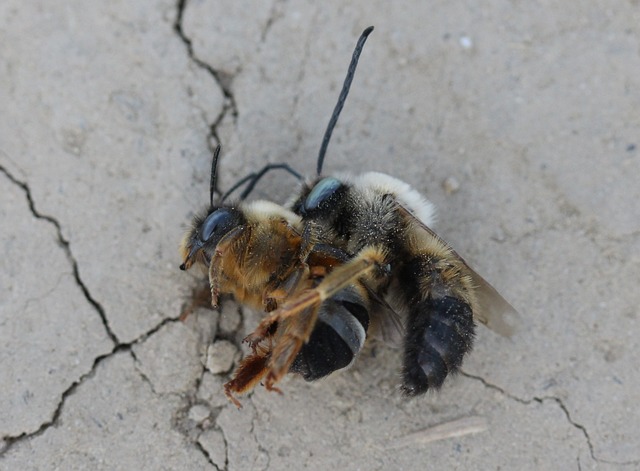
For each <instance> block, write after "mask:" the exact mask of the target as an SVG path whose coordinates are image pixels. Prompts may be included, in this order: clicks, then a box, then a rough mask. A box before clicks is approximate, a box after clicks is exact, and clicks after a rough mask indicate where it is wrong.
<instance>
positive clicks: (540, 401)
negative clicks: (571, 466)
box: [460, 370, 640, 467]
mask: <svg viewBox="0 0 640 471" xmlns="http://www.w3.org/2000/svg"><path fill="white" fill-rule="evenodd" d="M460 374H461V375H462V376H465V377H466V378H469V379H473V380H476V381H480V382H481V383H482V384H483V385H484V386H485V387H486V388H488V389H492V390H494V391H498V392H499V393H500V394H502V395H504V396H505V397H507V398H509V399H511V400H513V401H515V402H517V403H519V404H523V405H527V406H528V405H531V404H533V403H537V404H544V403H545V402H548V401H551V402H554V403H556V404H557V405H558V407H559V408H560V410H562V412H563V413H564V415H565V417H566V419H567V421H568V422H569V424H571V426H573V427H574V428H576V429H577V430H580V432H581V433H582V435H583V436H584V438H585V440H586V442H587V447H588V448H589V454H590V455H591V459H593V460H594V461H595V462H597V463H605V464H615V465H622V466H625V465H637V464H640V459H637V460H629V461H613V460H607V459H604V458H599V457H598V456H596V453H595V449H594V445H593V442H592V441H591V436H590V435H589V432H588V430H587V428H586V427H585V426H584V425H582V424H580V423H578V422H576V421H575V420H573V419H572V418H571V414H570V412H569V409H567V406H566V405H565V404H564V402H562V399H560V398H559V397H556V396H543V397H533V398H531V399H523V398H521V397H518V396H515V395H513V394H511V393H509V392H507V391H506V390H505V389H503V388H501V387H500V386H497V385H495V384H492V383H490V382H488V381H487V380H486V379H484V378H483V377H481V376H476V375H472V374H471V373H466V372H464V371H462V370H461V371H460ZM578 467H580V461H579V460H578Z"/></svg>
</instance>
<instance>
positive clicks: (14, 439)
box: [0, 317, 179, 458]
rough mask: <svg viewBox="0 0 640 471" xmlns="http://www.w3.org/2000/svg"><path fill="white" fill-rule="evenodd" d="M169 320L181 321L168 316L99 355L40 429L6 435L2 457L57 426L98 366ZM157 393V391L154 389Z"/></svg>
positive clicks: (62, 398)
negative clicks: (72, 398)
mask: <svg viewBox="0 0 640 471" xmlns="http://www.w3.org/2000/svg"><path fill="white" fill-rule="evenodd" d="M169 322H179V319H178V318H177V317H176V318H168V319H164V320H163V321H162V322H160V323H159V324H158V325H157V326H155V327H153V328H152V329H150V330H149V331H147V332H145V333H144V334H142V335H140V336H139V337H138V338H136V339H134V340H132V341H131V342H128V343H118V344H117V345H115V346H114V347H113V349H112V350H111V351H110V352H109V353H105V354H103V355H99V356H98V357H96V358H95V359H94V361H93V365H91V369H90V370H89V371H88V372H87V373H84V374H83V375H81V376H80V378H78V379H77V380H75V381H74V382H73V383H71V385H70V386H69V387H68V388H67V389H65V390H64V391H63V393H62V395H61V397H60V401H59V402H58V405H57V406H56V409H55V411H54V412H53V415H52V416H51V419H50V420H48V421H46V422H43V423H42V424H41V425H40V427H38V429H37V430H36V431H34V432H30V433H27V432H24V433H21V434H20V435H15V436H11V435H9V436H5V437H3V438H2V439H3V441H4V443H3V445H2V448H0V458H1V457H2V456H3V455H4V454H5V453H7V452H8V451H9V450H10V449H11V448H12V447H13V446H15V445H16V444H18V443H19V442H21V441H25V440H29V439H31V438H34V437H37V436H40V435H42V434H43V433H44V432H45V431H46V430H47V429H49V428H50V427H51V426H55V425H56V424H57V423H58V420H59V419H60V415H61V414H62V410H63V408H64V405H65V403H66V401H67V398H68V397H69V396H71V395H72V394H73V393H75V391H76V390H77V389H78V387H80V386H81V385H82V384H84V382H85V381H86V380H87V379H89V378H92V377H94V376H95V372H96V371H97V368H98V366H99V365H100V364H101V363H102V362H103V361H105V360H107V359H109V358H111V357H113V356H114V355H116V354H118V353H120V352H126V351H128V352H130V353H131V354H133V351H132V349H131V348H132V347H133V345H136V344H137V343H140V342H142V341H144V340H145V339H146V338H148V337H149V336H151V335H153V334H154V333H156V332H157V331H158V330H160V329H161V328H162V327H163V326H164V325H165V324H167V323H169ZM134 359H135V355H134ZM149 384H150V386H151V390H152V391H153V386H152V385H151V383H150V382H149ZM154 393H155V391H154Z"/></svg>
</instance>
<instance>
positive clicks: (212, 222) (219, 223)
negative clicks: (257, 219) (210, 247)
mask: <svg viewBox="0 0 640 471" xmlns="http://www.w3.org/2000/svg"><path fill="white" fill-rule="evenodd" d="M234 219H235V214H234V213H233V212H232V211H230V210H228V209H226V208H220V209H218V210H216V211H214V212H212V213H211V214H209V215H208V216H207V219H205V220H204V222H203V223H202V226H200V231H199V238H200V240H201V241H202V242H207V241H208V240H209V239H211V236H212V235H213V233H214V232H216V229H218V228H221V229H223V230H225V231H226V230H227V228H228V227H229V226H230V223H231V222H233V220H234Z"/></svg>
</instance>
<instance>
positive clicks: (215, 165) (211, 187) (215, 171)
mask: <svg viewBox="0 0 640 471" xmlns="http://www.w3.org/2000/svg"><path fill="white" fill-rule="evenodd" d="M218 157H220V144H218V145H217V146H216V149H215V150H214V151H213V160H212V161H211V179H210V180H209V205H210V207H212V208H213V193H214V192H215V191H216V177H217V174H218Z"/></svg>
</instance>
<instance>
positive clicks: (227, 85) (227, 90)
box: [173, 0, 238, 152]
mask: <svg viewBox="0 0 640 471" xmlns="http://www.w3.org/2000/svg"><path fill="white" fill-rule="evenodd" d="M187 1H188V0H178V2H177V5H176V8H177V15H176V20H175V22H174V24H173V29H174V31H175V32H176V34H177V35H178V37H179V38H180V41H182V43H184V45H185V47H186V48H187V53H188V55H189V58H190V59H191V61H192V62H193V63H194V64H196V65H197V66H198V67H200V68H201V69H203V70H206V71H207V72H208V73H209V74H210V75H211V77H213V80H214V81H215V82H216V84H217V85H218V86H219V87H220V89H221V90H222V94H223V95H224V97H225V103H224V105H223V107H222V112H221V113H220V115H219V116H218V117H217V118H216V120H215V121H214V122H213V123H211V125H210V126H209V135H208V136H207V142H208V143H209V147H210V148H211V138H213V139H215V141H216V142H217V143H220V137H219V136H218V131H217V128H218V126H219V125H220V123H221V122H222V120H223V119H224V118H225V117H226V116H227V115H228V114H229V113H231V116H232V118H233V120H234V122H235V121H236V119H237V117H238V107H237V105H236V99H235V97H234V96H233V93H232V91H231V81H232V80H233V77H230V76H227V75H226V74H224V73H222V72H220V71H218V70H216V69H214V68H213V67H212V66H211V65H209V64H207V63H206V62H205V61H203V60H202V59H200V58H199V57H198V56H197V55H196V54H195V52H194V50H193V43H192V41H191V38H189V37H188V36H187V35H186V34H185V32H184V29H183V28H182V21H183V17H184V11H185V9H186V8H187ZM210 150H211V152H213V150H214V149H213V148H211V149H210Z"/></svg>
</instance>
